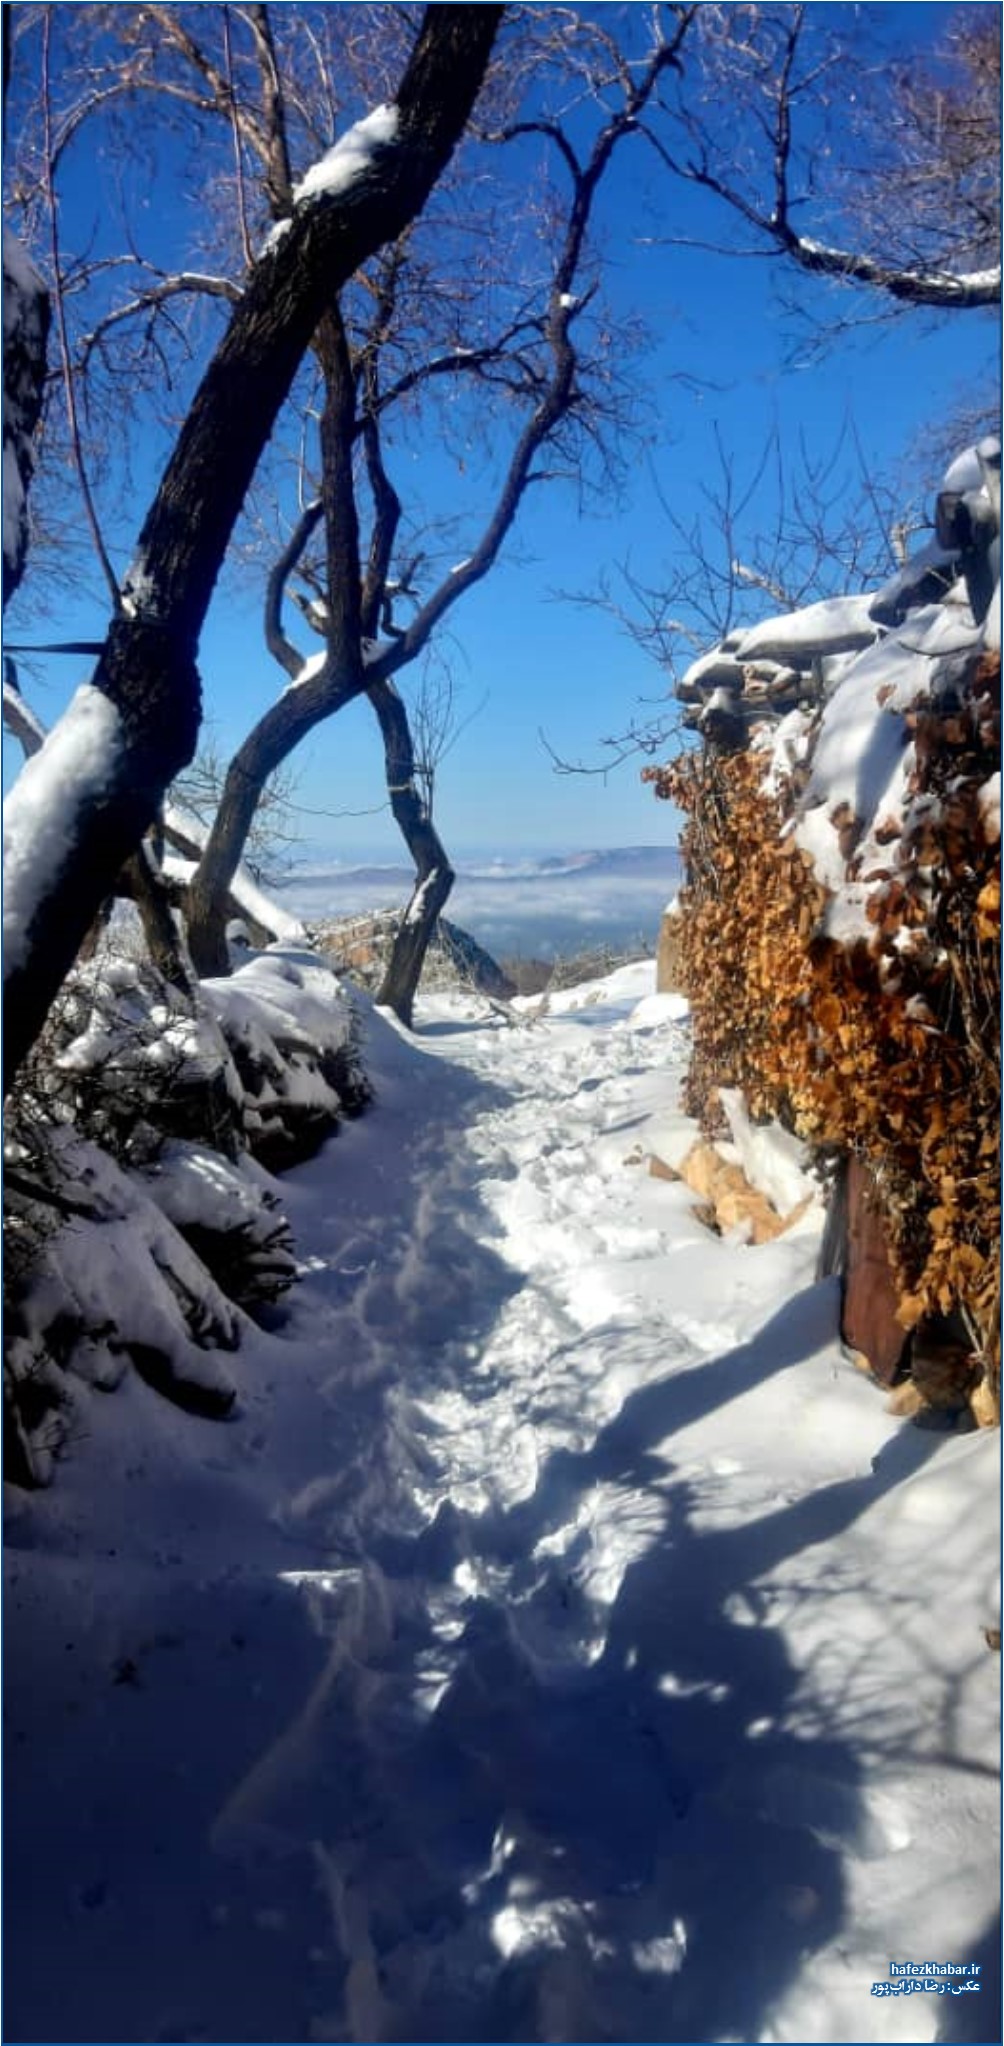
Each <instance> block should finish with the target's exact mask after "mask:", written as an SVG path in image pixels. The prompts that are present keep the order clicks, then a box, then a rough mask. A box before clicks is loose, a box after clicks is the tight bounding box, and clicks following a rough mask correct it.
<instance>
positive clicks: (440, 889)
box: [369, 682, 456, 1030]
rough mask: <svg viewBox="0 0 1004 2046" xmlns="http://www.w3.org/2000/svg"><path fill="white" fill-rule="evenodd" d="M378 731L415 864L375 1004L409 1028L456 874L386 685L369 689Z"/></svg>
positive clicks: (400, 708)
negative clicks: (408, 896)
mask: <svg viewBox="0 0 1004 2046" xmlns="http://www.w3.org/2000/svg"><path fill="white" fill-rule="evenodd" d="M369 699H370V702H371V703H372V705H373V708H374V710H375V711H376V714H377V718H378V719H379V723H380V730H381V732H382V733H383V743H384V758H385V761H386V768H387V793H388V795H389V796H390V806H391V810H392V811H393V814H394V821H395V823H396V825H397V827H398V830H399V831H400V833H401V835H402V837H403V839H404V841H405V844H406V845H407V847H408V851H409V852H410V854H411V856H412V859H413V860H414V862H415V887H414V889H413V891H412V896H411V900H410V902H409V904H408V907H407V909H406V910H405V913H404V916H403V918H402V921H401V925H400V928H399V930H398V933H397V936H396V938H395V939H394V944H393V947H392V950H391V955H390V959H389V960H388V963H387V970H386V972H385V974H384V977H383V982H382V985H381V988H380V992H379V994H378V996H377V1001H378V1002H379V1003H380V1004H381V1005H382V1006H383V1007H384V1008H386V1009H393V1011H394V1014H395V1015H396V1016H397V1017H399V1018H400V1021H401V1022H402V1023H403V1024H404V1025H405V1027H406V1029H408V1030H410V1029H411V1022H412V1015H413V1012H414V1004H415V994H416V990H417V988H418V983H419V980H420V979H421V976H422V968H423V966H424V964H425V955H426V953H427V951H428V949H429V944H430V941H431V939H432V936H433V933H434V931H435V928H436V924H437V922H438V920H439V917H440V915H441V913H442V911H443V910H444V909H445V907H446V904H447V902H448V900H449V896H450V890H451V889H452V887H453V883H454V880H455V878H456V876H455V875H454V872H453V868H452V867H451V865H450V862H449V860H448V858H447V855H446V851H445V848H444V846H443V843H442V840H441V838H440V836H439V833H438V832H437V830H436V828H435V825H434V824H433V822H432V819H431V817H430V816H429V814H428V811H427V810H426V807H425V804H424V803H423V801H422V799H421V797H420V795H419V793H418V790H417V789H416V787H415V781H414V775H415V753H414V748H413V746H412V741H411V729H410V726H409V724H408V714H407V711H406V710H405V707H404V704H403V703H402V701H401V698H400V696H399V695H398V693H397V690H396V689H395V687H394V684H393V683H392V682H376V683H374V684H373V685H372V687H371V688H370V691H369Z"/></svg>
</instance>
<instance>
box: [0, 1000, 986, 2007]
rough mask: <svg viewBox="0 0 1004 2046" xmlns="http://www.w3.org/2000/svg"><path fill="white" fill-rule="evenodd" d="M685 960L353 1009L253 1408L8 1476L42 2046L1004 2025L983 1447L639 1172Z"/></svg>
mask: <svg viewBox="0 0 1004 2046" xmlns="http://www.w3.org/2000/svg"><path fill="white" fill-rule="evenodd" d="M652 992H653V972H652V967H651V964H648V965H647V966H644V967H637V968H633V969H631V970H629V971H627V972H621V973H619V974H618V975H617V976H614V977H612V978H611V979H608V980H607V981H606V982H602V981H597V982H595V983H593V985H592V988H591V989H590V991H589V995H588V997H587V998H586V1000H585V1001H584V1002H583V1003H582V1004H581V1005H578V1006H576V1005H575V1004H574V1003H571V1002H568V1003H566V1005H565V1007H564V1008H563V1011H562V1013H560V1014H559V1013H550V1014H540V1013H538V1014H536V1015H531V1014H530V1013H529V1012H528V1011H525V1010H524V1011H523V1012H522V1021H521V1023H520V1025H519V1027H517V1028H511V1027H506V1025H505V1024H504V1023H503V1022H501V1020H500V1019H499V1018H498V1016H497V1015H496V1014H495V1013H494V1012H493V1011H492V1010H491V1009H490V1008H488V1007H487V1005H485V1004H484V1003H480V1002H478V1001H477V1000H476V999H474V998H471V997H469V996H463V997H461V996H457V995H453V996H445V995H439V996H436V997H435V998H432V999H430V1000H427V1001H424V1002H420V1004H419V1008H418V1012H417V1021H418V1026H419V1028H418V1035H417V1036H409V1035H408V1034H406V1033H404V1032H403V1031H401V1030H399V1029H398V1028H397V1027H396V1026H395V1025H393V1024H392V1023H391V1022H389V1021H388V1020H387V1019H385V1018H382V1017H380V1016H379V1015H376V1014H372V1013H368V1017H367V1025H366V1028H367V1058H368V1062H369V1064H370V1067H371V1069H372V1071H373V1074H374V1078H375V1082H376V1106H375V1108H374V1109H373V1111H372V1113H371V1114H370V1115H369V1116H367V1117H366V1118H364V1119H362V1120H360V1121H359V1122H356V1123H353V1124H350V1125H348V1126H347V1127H346V1129H345V1130H344V1132H343V1134H342V1136H341V1137H340V1139H339V1142H338V1143H337V1144H335V1145H333V1146H331V1147H329V1148H328V1149H326V1150H325V1151H324V1152H322V1153H320V1154H319V1155H318V1156H317V1157H316V1158H314V1159H313V1160H312V1161H311V1162H310V1163H308V1164H306V1165H304V1166H302V1167H300V1168H298V1169H297V1170H296V1171H295V1172H294V1173H292V1174H291V1175H289V1177H288V1179H287V1181H286V1183H285V1191H286V1195H287V1199H288V1201H289V1205H290V1211H291V1215H292V1217H293V1220H294V1223H295V1226H296V1230H297V1238H298V1246H299V1250H300V1256H301V1262H302V1266H303V1278H302V1281H301V1284H300V1286H299V1287H298V1288H297V1289H296V1290H295V1292H294V1293H292V1294H291V1295H290V1296H289V1303H288V1306H287V1307H286V1308H285V1309H284V1312H283V1317H282V1319H281V1320H280V1319H278V1318H277V1319H276V1320H275V1321H274V1322H273V1323H272V1325H271V1326H270V1327H269V1328H268V1329H258V1330H249V1331H248V1332H247V1334H246V1337H245V1341H244V1343H243V1345H242V1352H241V1372H240V1383H241V1393H240V1407H239V1410H238V1412H237V1413H236V1415H235V1418H234V1420H233V1422H232V1424H231V1425H230V1426H228V1427H227V1428H225V1429H215V1430H210V1429H209V1428H208V1427H207V1426H206V1424H205V1423H203V1422H202V1421H200V1420H198V1419H197V1418H194V1417H192V1416H189V1415H181V1414H177V1413H175V1412H174V1411H172V1410H171V1409H169V1408H168V1407H167V1406H166V1405H164V1403H162V1402H155V1401H152V1400H151V1399H150V1397H149V1395H148V1391H147V1388H146V1387H145V1386H143V1385H142V1384H139V1383H137V1382H136V1381H135V1380H133V1379H130V1380H128V1381H127V1382H126V1384H125V1385H124V1387H123V1392H122V1394H121V1395H120V1396H119V1397H117V1398H116V1399H114V1400H101V1399H99V1398H98V1397H97V1396H96V1395H93V1394H89V1393H87V1392H86V1391H85V1392H84V1393H82V1394H81V1400H82V1409H81V1416H80V1425H79V1428H78V1431H77V1434H76V1436H75V1437H74V1439H73V1440H72V1442H71V1444H70V1445H69V1447H68V1450H67V1454H66V1456H65V1458H64V1462H63V1465H62V1468H61V1470H60V1481H59V1484H58V1485H57V1486H56V1487H54V1488H53V1490H52V1491H51V1492H50V1493H48V1494H44V1495H43V1494H39V1495H36V1496H34V1497H32V1496H26V1495H20V1496H13V1497H11V1498H10V1499H9V1500H8V1530H7V1540H6V1544H5V1552H4V1569H5V1574H6V1593H5V1599H6V1612H5V1619H6V1626H7V1646H8V1667H7V1711H8V1737H9V1740H10V1742H11V1749H10V1752H11V1753H12V1754H13V1755H14V1756H15V1757H16V1764H17V1766H16V1768H13V1769H11V1770H10V1771H9V1773H8V1781H7V1786H6V1820H7V1851H8V1856H9V1863H8V1866H9V1868H11V1869H12V1870H15V1871H16V1872H17V1874H18V1878H19V1879H18V1880H16V1881H12V1882H11V1883H10V1884H9V1886H8V1899H7V1911H8V1926H7V1930H8V1959H7V1983H6V1990H7V2004H8V2009H7V2019H8V2027H9V2029H10V2032H11V2036H12V2037H18V2038H55V2037H67V2036H69V2037H74V2038H103V2037H119V2038H156V2037H161V2038H174V2039H178V2038H184V2037H187V2038H192V2037H197V2038H204V2039H217V2040H224V2039H237V2038H272V2039H292V2038H307V2039H309V2038H313V2039H324V2038H341V2039H353V2038H355V2039H385V2040H386V2039H395V2038H396V2039H408V2038H411V2039H446V2038H466V2039H477V2040H486V2039H517V2038H520V2039H528V2040H535V2039H539V2040H542V2039H548V2038H558V2039H568V2040H575V2039H580V2040H584V2039H600V2038H602V2039H609V2040H618V2039H620V2040H630V2039H665V2040H672V2039H677V2040H685V2039H707V2040H710V2039H748V2040H795V2039H812V2040H819V2041H834V2040H838V2039H847V2038H853V2039H857V2040H862V2041H868V2042H872V2041H875V2042H878V2041H883V2042H884V2041H903V2040H907V2039H911V2040H914V2041H921V2040H928V2039H929V2040H934V2039H935V2038H936V2037H949V2036H956V2035H957V2027H956V2025H955V2019H954V2014H953V2018H952V2023H951V2024H949V2022H948V2019H947V2018H946V2016H945V2002H944V1999H942V1998H940V1997H938V1996H935V1995H928V1994H923V1995H916V1996H912V1997H909V1998H906V1997H894V1996H888V1995H886V1994H884V1993H880V1994H876V1993H875V1992H874V1989H873V1985H875V1984H878V1985H880V1986H881V1987H883V1988H884V1987H888V1986H890V1985H892V1986H895V1982H894V1978H893V1977H892V1976H891V1973H890V1965H891V1963H892V1962H893V1961H895V1962H897V1963H901V1962H910V1961H914V1962H916V1963H918V1964H921V1965H922V1964H923V1963H925V1962H927V1961H934V1962H937V1963H940V1964H949V1963H952V1964H955V1965H957V1966H967V1967H968V1966H970V1965H973V1966H979V1967H981V1968H982V1970H983V1972H982V1975H981V1976H979V1977H977V1976H973V1977H971V1978H966V1979H971V1980H973V1981H977V1982H978V1983H979V1988H978V1990H977V1992H976V1993H975V1994H970V1995H969V1997H968V2001H969V2003H970V2004H972V2005H974V2006H976V2007H977V2008H978V2012H979V2016H978V2019H977V2018H976V2017H974V2018H972V2019H971V2020H970V2024H969V2030H968V2032H967V2033H966V2036H972V2037H980V2038H992V2037H995V2036H998V2024H999V2014H998V2009H997V1998H996V1995H995V1981H994V1966H993V1964H994V1959H995V1945H994V1938H993V1926H992V1917H993V1903H992V1899H993V1892H994V1885H995V1878H996V1874H997V1866H998V1856H997V1848H996V1840H995V1829H996V1824H997V1819H998V1815H999V1812H998V1797H997V1788H996V1784H995V1780H994V1776H995V1768H996V1763H997V1759H998V1743H997V1729H996V1723H995V1722H996V1711H997V1702H998V1682H997V1677H998V1669H997V1663H996V1658H995V1657H994V1656H992V1655H991V1654H989V1653H988V1650H987V1646H986V1641H985V1634H984V1630H985V1629H987V1628H992V1627H994V1626H996V1625H998V1624H999V1621H998V1619H997V1617H996V1609H995V1604H994V1578H995V1576H996V1574H997V1557H998V1549H997V1543H996V1540H995V1536H994V1517H995V1513H996V1507H997V1490H998V1470H997V1442H996V1440H995V1439H994V1438H992V1437H987V1436H983V1435H977V1436H959V1435H956V1434H952V1433H950V1432H944V1431H943V1430H939V1429H938V1428H926V1429H920V1428H916V1427H914V1426H912V1425H910V1424H908V1423H904V1422H902V1421H901V1420H898V1419H897V1418H896V1417H895V1416H894V1415H892V1414H890V1413H889V1412H887V1411H886V1410H885V1407H884V1405H883V1402H882V1400H881V1399H880V1398H879V1397H878V1396H877V1395H876V1393H875V1391H874V1389H873V1388H872V1387H871V1386H869V1385H868V1384H867V1383H866V1382H865V1380H864V1379H863V1378H862V1376H861V1375H860V1373H858V1372H857V1371H855V1370H854V1369H853V1368H852V1367H851V1366H850V1365H849V1364H848V1362H847V1360H846V1359H845V1358H844V1357H843V1355H842V1353H841V1350H840V1346H839V1343H838V1341H837V1338H836V1325H837V1305H838V1303H837V1294H836V1288H835V1286H833V1285H831V1284H824V1285H822V1286H820V1285H816V1284H814V1282H813V1270H814V1264H815V1259H816V1255H817V1247H818V1232H817V1230H816V1229H814V1228H813V1227H809V1228H808V1229H807V1230H806V1231H805V1232H804V1233H800V1234H799V1233H796V1234H790V1235H788V1236H785V1237H782V1238H779V1239H778V1240H777V1241H775V1242H772V1243H769V1244H766V1245H765V1246H763V1247H762V1248H760V1249H747V1248H740V1247H738V1246H737V1245H736V1244H735V1243H729V1242H726V1241H724V1240H722V1239H720V1238H717V1237H715V1236H714V1235H712V1234H710V1233H709V1232H708V1231H707V1230H706V1229H704V1228H702V1226H701V1225H700V1223H699V1222H698V1221H697V1220H695V1218H694V1216H693V1215H692V1213H691V1212H690V1200H689V1197H688V1194H687V1190H686V1189H685V1188H683V1187H680V1186H677V1185H673V1184H671V1183H668V1182H660V1181H656V1180H654V1179H652V1178H650V1177H649V1175H648V1174H647V1173H645V1172H644V1170H640V1169H639V1168H638V1165H637V1164H635V1163H632V1162H631V1161H632V1160H633V1158H634V1157H635V1155H636V1154H637V1153H640V1154H644V1152H645V1151H646V1150H648V1149H650V1148H655V1145H654V1133H655V1132H656V1131H658V1130H659V1129H660V1128H661V1127H662V1125H663V1124H664V1123H665V1121H666V1120H667V1119H672V1118H674V1117H675V1118H677V1119H678V1120H679V1122H680V1123H681V1125H685V1122H686V1119H685V1118H684V1117H682V1116H681V1115H680V1111H679V1109H678V1107H677V1105H676V1103H677V1087H678V1083H679V1079H680V1075H681V1073H682V1070H683V1067H684V1063H685V1060H686V1057H687V1052H688V1046H687V1035H686V1027H685V1025H684V1024H683V1023H682V1022H681V1023H676V1024H674V1023H672V1022H670V1021H667V1022H666V1023H665V1025H663V1026H662V1027H661V1028H659V1029H658V1030H648V1029H639V1028H637V1027H632V1017H633V1016H634V1015H635V1014H636V1011H637V1008H638V1004H639V1003H641V1002H644V1001H646V999H647V998H648V997H649V996H650V995H651V994H652ZM694 1135H696V1131H695V1129H694V1126H693V1125H690V1137H691V1141H692V1140H693V1137H694ZM96 1471H97V1472H99V1473H100V1482H97V1483H96V1482H95V1474H96ZM193 1729H195V1730H196V1731H195V1732H193ZM40 1839H42V1840H44V1841H45V1846H46V1851H45V1853H44V1854H39V1852H38V1842H39V1840H40ZM40 1952H44V1955H45V1962H46V1965H45V1966H44V1967H42V1966H39V1964H38V1955H39V1953H40ZM179 1955H180V1956H182V1957H183V1965H179ZM958 2036H961V2033H959V2034H958Z"/></svg>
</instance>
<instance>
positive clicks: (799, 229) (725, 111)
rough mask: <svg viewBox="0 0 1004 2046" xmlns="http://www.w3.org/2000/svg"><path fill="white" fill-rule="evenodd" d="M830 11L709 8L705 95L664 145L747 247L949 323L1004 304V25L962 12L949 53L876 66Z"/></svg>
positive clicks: (656, 141)
mask: <svg viewBox="0 0 1004 2046" xmlns="http://www.w3.org/2000/svg"><path fill="white" fill-rule="evenodd" d="M826 16H827V10H824V9H822V8H819V7H813V6H805V5H797V6H779V7H775V8H765V7H735V6H721V5H717V4H713V5H709V6H705V7H702V8H701V10H700V22H699V35H700V39H701V46H702V60H703V61H702V77H703V85H704V90H703V95H702V96H700V97H695V96H694V95H690V96H688V99H687V101H686V102H684V101H683V100H682V99H681V100H680V101H678V103H677V105H676V106H675V107H674V108H673V110H672V117H671V119H669V120H665V121H663V122H662V123H659V124H657V123H647V124H646V135H647V139H648V142H649V144H650V146H651V147H652V148H653V149H654V150H655V151H656V153H657V154H658V156H659V158H660V160H661V161H662V163H663V164H664V165H665V166H666V168H667V169H668V170H669V171H670V172H671V173H672V175H673V176H674V177H675V178H680V179H683V180H685V181H686V182H687V183H689V184H691V185H694V186H697V187H700V188H701V189H702V190H703V191H705V192H707V193H709V194H710V195H712V196H713V197H714V198H715V199H717V200H719V201H721V202H722V204H723V206H724V207H725V208H726V209H727V212H728V214H730V215H731V216H732V217H733V219H734V220H736V221H738V222H741V223H742V225H743V228H744V229H745V230H746V235H745V239H744V240H743V242H742V243H741V244H740V246H743V247H745V248H747V249H751V250H758V249H759V250H761V251H763V250H767V251H770V250H774V251H777V252H778V253H780V254H781V255H783V256H784V257H786V258H787V259H788V260H789V261H790V262H791V263H793V264H795V265H797V266H798V268H799V269H801V270H803V271H805V272H807V273H809V274H811V275H814V276H821V277H829V278H833V279H835V280H838V281H840V282H842V283H846V284H854V285H861V286H865V287H867V288H868V289H870V290H872V291H875V292H878V293H879V294H881V295H882V296H884V297H886V298H887V299H888V300H890V301H891V302H893V303H894V304H898V305H901V306H904V307H913V308H928V309H929V310H933V311H936V312H951V311H975V310H979V309H981V308H987V307H991V306H995V305H999V304H1000V297H1001V252H1000V217H1001V205H1000V160H1001V140H1000V23H999V20H998V18H997V16H996V15H992V14H991V11H990V10H989V9H986V8H970V9H965V10H960V12H959V15H958V16H957V18H956V21H955V23H954V26H953V28H952V31H951V33H950V36H949V40H948V47H947V49H945V50H943V51H942V52H941V53H940V55H938V56H936V57H934V58H932V59H930V60H927V61H925V60H922V59H918V58H916V57H914V58H912V59H911V62H910V63H909V65H907V64H904V63H898V64H897V63H892V64H890V63H889V62H888V61H883V62H882V63H881V64H879V63H878V62H877V53H873V55H872V58H871V62H869V60H868V55H867V51H864V52H863V51H862V49H861V47H860V45H858V44H856V45H855V47H854V48H853V49H851V48H850V47H849V45H848V43H847V39H846V24H845V23H843V22H836V23H831V22H830V21H829V20H828V19H827V18H826Z"/></svg>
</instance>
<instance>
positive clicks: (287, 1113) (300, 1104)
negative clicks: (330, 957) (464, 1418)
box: [201, 945, 368, 1170]
mask: <svg viewBox="0 0 1004 2046" xmlns="http://www.w3.org/2000/svg"><path fill="white" fill-rule="evenodd" d="M201 991H202V997H203V1000H204V1001H205V1002H206V1003H207V1004H208V1006H209V1008H210V1010H211V1011H212V1013H213V1015H214V1016H215V1017H216V1020H217V1021H218V1023H219V1025H220V1027H221V1029H222V1031H223V1035H224V1037H225V1038H226V1041H227V1044H228V1046H229V1048H230V1051H231V1053H232V1055H233V1059H234V1062H235V1065H236V1067H237V1071H238V1073H239V1074H240V1078H241V1082H242V1086H243V1090H244V1103H243V1122H244V1128H245V1130H246V1132H247V1135H248V1139H249V1141H250V1144H251V1149H252V1152H253V1154H254V1156H255V1157H256V1158H257V1159H259V1160H260V1161H261V1162H262V1163H263V1164H265V1165H267V1166H268V1167H269V1168H270V1169H272V1170H275V1169H279V1168H282V1167H285V1166H287V1165H289V1164H291V1163H292V1162H294V1160H296V1159H298V1158H303V1157H307V1156H309V1155H310V1153H311V1151H313V1150H316V1148H317V1146H318V1145H319V1144H320V1143H321V1142H322V1141H323V1140H324V1138H325V1137H326V1136H328V1135H329V1134H330V1132H331V1131H332V1130H333V1129H334V1128H335V1126H336V1125H337V1124H338V1122H339V1121H340V1120H341V1118H342V1116H343V1115H345V1114H354V1113H355V1112H356V1111H357V1110H358V1109H359V1108H361V1107H362V1106H363V1105H364V1103H365V1101H366V1100H367V1098H368V1088H367V1083H366V1080H365V1077H364V1075H363V1073H362V1071H361V1069H360V1066H359V1062H358V1058H357V1054H356V1046H355V1033H354V1023H353V1011H352V1009H351V1006H350V1004H349V1001H348V998H347V997H346V995H345V994H344V992H343V990H342V988H341V986H340V984H339V982H338V981H337V980H336V978H335V976H334V974H333V973H332V971H331V968H330V966H328V965H326V964H325V963H324V961H323V960H321V959H319V958H318V956H317V955H316V953H312V952H303V951H299V950H297V949H295V948H291V947H285V946H281V945H274V946H270V947H269V949H268V950H267V951H266V952H262V953H258V954H257V955H255V956H254V957H253V958H251V959H250V960H248V961H247V963H246V964H244V965H241V966H240V967H239V968H238V969H237V971H236V972H235V973H232V974H231V975H230V976H229V977H228V978H227V979H226V980H205V981H203V982H202V983H201Z"/></svg>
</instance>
